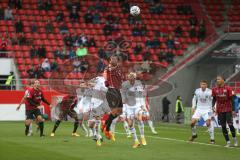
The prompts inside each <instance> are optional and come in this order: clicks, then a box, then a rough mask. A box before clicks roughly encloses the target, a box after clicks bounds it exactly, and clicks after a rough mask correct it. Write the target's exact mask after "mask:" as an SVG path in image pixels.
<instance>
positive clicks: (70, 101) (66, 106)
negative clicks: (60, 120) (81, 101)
mask: <svg viewBox="0 0 240 160" xmlns="http://www.w3.org/2000/svg"><path fill="white" fill-rule="evenodd" d="M76 104H77V97H71V96H69V95H66V96H64V97H63V99H62V101H61V105H60V109H61V110H71V109H73V108H74V107H75V105H76Z"/></svg>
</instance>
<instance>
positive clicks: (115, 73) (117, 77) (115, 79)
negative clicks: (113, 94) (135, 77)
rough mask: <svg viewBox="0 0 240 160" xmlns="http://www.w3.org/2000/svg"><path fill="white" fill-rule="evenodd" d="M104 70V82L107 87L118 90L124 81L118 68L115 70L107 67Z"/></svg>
mask: <svg viewBox="0 0 240 160" xmlns="http://www.w3.org/2000/svg"><path fill="white" fill-rule="evenodd" d="M105 70H106V72H107V79H106V81H107V83H108V87H112V88H117V89H120V88H121V85H122V81H123V80H124V74H123V73H122V70H121V68H120V66H117V67H115V68H112V67H107V68H106V69H105Z"/></svg>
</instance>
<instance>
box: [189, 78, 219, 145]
mask: <svg viewBox="0 0 240 160" xmlns="http://www.w3.org/2000/svg"><path fill="white" fill-rule="evenodd" d="M192 112H193V116H192V122H191V129H192V136H191V137H190V139H189V141H190V142H193V141H194V139H196V138H197V131H196V123H197V122H198V120H199V119H200V118H203V120H204V121H205V122H206V125H207V127H208V132H209V135H210V143H211V144H214V143H215V140H214V125H213V124H212V123H211V122H212V120H211V118H212V116H213V109H212V90H211V89H209V88H207V82H206V81H205V80H202V81H201V82H200V88H198V89H196V90H195V92H194V96H193V99H192Z"/></svg>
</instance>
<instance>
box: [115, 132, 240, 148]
mask: <svg viewBox="0 0 240 160" xmlns="http://www.w3.org/2000/svg"><path fill="white" fill-rule="evenodd" d="M115 133H116V134H121V135H125V134H126V133H122V132H115ZM138 136H139V135H138ZM145 137H148V138H152V139H161V140H167V141H175V142H182V143H188V144H198V145H204V146H211V147H218V148H226V149H238V150H239V149H240V148H238V147H224V146H222V145H218V144H209V143H203V142H189V141H186V140H182V139H175V138H167V137H155V136H149V135H147V136H146V135H145Z"/></svg>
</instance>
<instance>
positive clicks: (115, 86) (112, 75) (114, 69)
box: [102, 55, 124, 139]
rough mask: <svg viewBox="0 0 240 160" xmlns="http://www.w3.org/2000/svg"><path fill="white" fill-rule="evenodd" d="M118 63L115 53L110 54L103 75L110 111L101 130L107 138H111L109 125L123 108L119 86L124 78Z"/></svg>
mask: <svg viewBox="0 0 240 160" xmlns="http://www.w3.org/2000/svg"><path fill="white" fill-rule="evenodd" d="M118 63H119V62H118V57H117V56H115V55H113V56H111V58H110V63H109V65H108V66H107V67H106V69H105V70H104V77H105V80H106V81H105V85H106V87H108V91H107V93H106V98H107V101H108V105H109V107H110V109H111V113H110V115H109V117H108V119H107V120H106V121H105V123H104V124H103V125H102V130H103V131H104V134H105V136H106V138H107V139H111V138H112V135H111V133H110V126H111V124H112V121H113V119H115V118H116V117H117V116H119V115H120V114H121V113H122V108H123V104H122V96H121V93H120V88H121V85H122V81H123V80H124V75H123V73H122V70H121V67H120V66H119V64H118Z"/></svg>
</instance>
